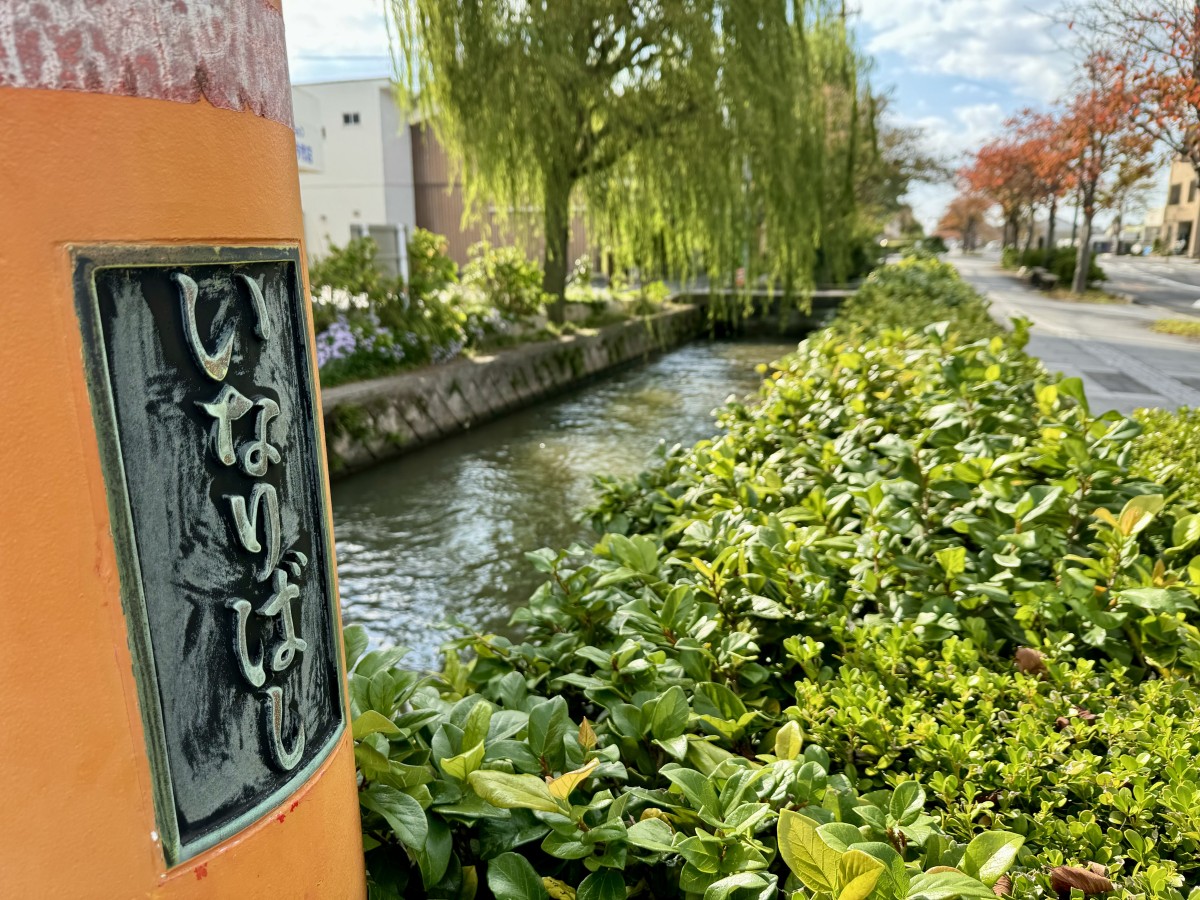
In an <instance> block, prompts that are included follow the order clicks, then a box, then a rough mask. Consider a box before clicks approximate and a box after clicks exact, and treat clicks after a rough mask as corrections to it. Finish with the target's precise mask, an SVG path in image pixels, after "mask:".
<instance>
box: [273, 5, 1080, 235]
mask: <svg viewBox="0 0 1200 900" xmlns="http://www.w3.org/2000/svg"><path fill="white" fill-rule="evenodd" d="M562 2H569V0H562ZM1060 2H1061V0H852V3H854V4H856V5H857V8H858V11H859V20H858V35H859V41H860V43H861V44H862V46H863V47H864V49H865V50H866V51H867V52H868V53H869V54H870V55H871V56H872V57H873V58H874V60H875V68H874V71H873V73H872V76H871V79H872V83H873V84H874V85H875V87H876V89H877V90H878V89H882V90H888V91H890V93H891V95H892V106H891V110H892V112H891V114H892V115H893V116H894V117H895V120H896V122H897V123H898V124H902V125H916V126H919V127H921V128H922V129H923V130H924V132H925V134H926V142H927V145H928V149H930V150H932V151H934V152H936V153H938V154H941V155H943V156H945V157H946V158H948V159H949V160H950V161H951V162H953V163H955V164H956V165H957V164H960V163H962V162H963V161H965V157H966V155H967V154H968V153H969V152H970V151H971V150H973V149H975V148H977V147H978V146H980V144H982V143H983V142H984V141H986V140H987V139H988V138H989V137H990V136H992V135H994V134H997V133H998V132H999V131H1000V130H1001V129H1002V127H1003V124H1004V121H1005V119H1007V118H1009V117H1010V116H1012V115H1013V114H1015V113H1017V112H1019V111H1020V110H1021V109H1023V108H1025V107H1038V108H1044V107H1047V106H1049V105H1050V104H1052V103H1053V102H1054V101H1055V100H1056V99H1057V98H1060V97H1062V96H1063V95H1064V94H1065V93H1066V91H1067V89H1068V88H1069V86H1070V80H1071V60H1070V58H1069V54H1068V52H1067V50H1066V49H1064V44H1065V42H1066V38H1067V37H1068V33H1067V31H1066V30H1065V28H1063V27H1062V26H1060V25H1056V24H1055V23H1054V22H1053V21H1052V18H1051V13H1052V12H1053V11H1054V9H1055V8H1056V7H1057V6H1058V4H1059V3H1060ZM283 11H284V19H285V23H286V26H287V41H288V56H289V63H290V66H291V74H292V80H293V81H294V82H296V83H304V82H312V81H326V80H334V79H340V78H367V77H374V76H386V75H389V74H390V73H391V70H392V66H391V58H390V56H389V49H388V34H387V26H386V23H385V19H384V3H383V0H339V2H338V3H337V4H332V3H330V2H329V0H286V2H285V3H284V4H283ZM953 196H954V189H953V186H952V185H949V184H943V185H935V186H926V185H919V186H917V187H916V188H915V189H914V190H913V191H912V192H911V194H910V196H909V198H908V200H909V202H910V203H911V204H912V205H913V208H914V211H915V212H916V214H917V217H918V219H919V220H920V221H921V222H922V223H923V224H924V225H925V226H926V228H927V229H928V228H932V227H933V226H934V224H935V223H936V222H937V219H938V217H939V216H940V215H941V212H942V210H943V209H944V208H945V206H946V204H947V203H948V202H949V201H950V199H951V198H952V197H953Z"/></svg>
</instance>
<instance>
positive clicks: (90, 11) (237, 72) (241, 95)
mask: <svg viewBox="0 0 1200 900" xmlns="http://www.w3.org/2000/svg"><path fill="white" fill-rule="evenodd" d="M0 87H15V88H37V89H41V90H54V91H86V92H89V93H96V94H118V95H121V96H126V97H142V98H146V99H154V100H172V101H175V102H177V103H196V102H198V101H199V100H200V98H201V97H203V98H204V99H205V100H207V101H208V102H209V103H211V104H212V105H213V106H216V107H220V108H222V109H232V110H242V109H247V110H250V111H251V112H254V113H255V114H257V115H260V116H263V117H264V118H267V119H272V120H274V121H276V122H282V123H283V124H285V125H287V126H289V127H290V126H291V124H292V93H291V87H290V85H289V83H288V67H287V50H286V48H285V46H284V40H283V14H282V13H281V12H280V10H279V9H277V8H276V7H275V6H273V5H272V4H271V3H270V2H268V0H176V2H174V3H170V4H168V3H163V2H162V0H107V2H104V3H97V2H95V0H0Z"/></svg>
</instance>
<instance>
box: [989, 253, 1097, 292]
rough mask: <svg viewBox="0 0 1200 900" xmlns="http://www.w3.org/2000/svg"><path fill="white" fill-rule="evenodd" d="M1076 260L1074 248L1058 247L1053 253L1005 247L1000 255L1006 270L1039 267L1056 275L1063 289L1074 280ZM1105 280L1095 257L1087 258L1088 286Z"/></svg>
mask: <svg viewBox="0 0 1200 900" xmlns="http://www.w3.org/2000/svg"><path fill="white" fill-rule="evenodd" d="M1076 260H1077V257H1076V250H1075V248H1074V247H1058V248H1056V249H1055V250H1054V251H1053V253H1051V252H1050V251H1048V250H1017V248H1016V247H1005V248H1004V252H1003V254H1002V255H1001V263H1002V264H1003V266H1004V267H1005V268H1006V269H1019V268H1021V267H1022V266H1030V267H1033V266H1040V267H1041V268H1043V269H1046V270H1047V271H1050V272H1053V273H1054V274H1055V275H1057V276H1058V284H1059V286H1060V287H1064V288H1069V287H1070V286H1071V284H1072V282H1074V280H1075V264H1076ZM1107 280H1108V276H1107V275H1105V274H1104V270H1103V269H1101V268H1100V265H1099V263H1097V262H1096V255H1095V254H1094V253H1093V254H1092V255H1091V256H1090V257H1088V284H1097V283H1099V282H1101V281H1107Z"/></svg>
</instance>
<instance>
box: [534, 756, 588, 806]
mask: <svg viewBox="0 0 1200 900" xmlns="http://www.w3.org/2000/svg"><path fill="white" fill-rule="evenodd" d="M598 765H600V760H598V759H593V760H592V761H591V762H589V763H588V764H587V765H586V766H584V767H583V768H581V769H575V770H574V771H573V772H564V773H563V774H562V775H559V776H558V777H557V778H555V779H554V780H553V781H551V782H550V783H549V784H548V785H546V786H547V787H548V788H549V789H550V794H551V796H554V797H557V798H558V799H559V800H566V799H567V797H569V796H571V791H573V790H575V788H577V787H579V785H580V784H582V783H583V782H584V781H585V780H586V779H587V777H588V776H589V775H591V774H592V770H593V769H595V768H596V766H598Z"/></svg>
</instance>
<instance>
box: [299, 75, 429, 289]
mask: <svg viewBox="0 0 1200 900" xmlns="http://www.w3.org/2000/svg"><path fill="white" fill-rule="evenodd" d="M292 104H293V108H294V109H295V118H296V152H297V159H298V161H299V162H300V201H301V205H302V206H303V208H304V237H305V242H306V244H307V247H308V253H309V256H310V257H312V258H314V259H315V258H319V257H321V256H323V255H325V254H326V253H327V252H329V248H330V246H333V245H337V246H341V245H344V244H345V243H346V242H347V241H349V240H350V239H351V238H354V237H363V236H370V237H372V238H374V239H375V242H376V243H377V244H378V245H379V256H378V260H379V262H380V264H381V267H382V268H383V269H384V271H387V272H389V273H391V274H400V275H403V276H404V277H405V278H407V277H408V259H407V255H406V246H407V234H408V233H409V231H411V230H412V229H413V227H415V225H416V221H417V218H416V196H415V186H414V182H413V157H412V129H411V128H410V127H409V125H408V122H407V121H405V120H404V117H403V116H402V115H401V113H400V111H399V109H398V108H397V106H396V101H395V97H394V95H393V92H392V85H391V82H390V81H389V80H388V79H386V78H370V79H364V80H359V81H331V82H323V83H319V84H305V85H296V86H293V88H292ZM318 130H319V133H320V135H321V139H320V140H317V134H316V132H317V131H318Z"/></svg>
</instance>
